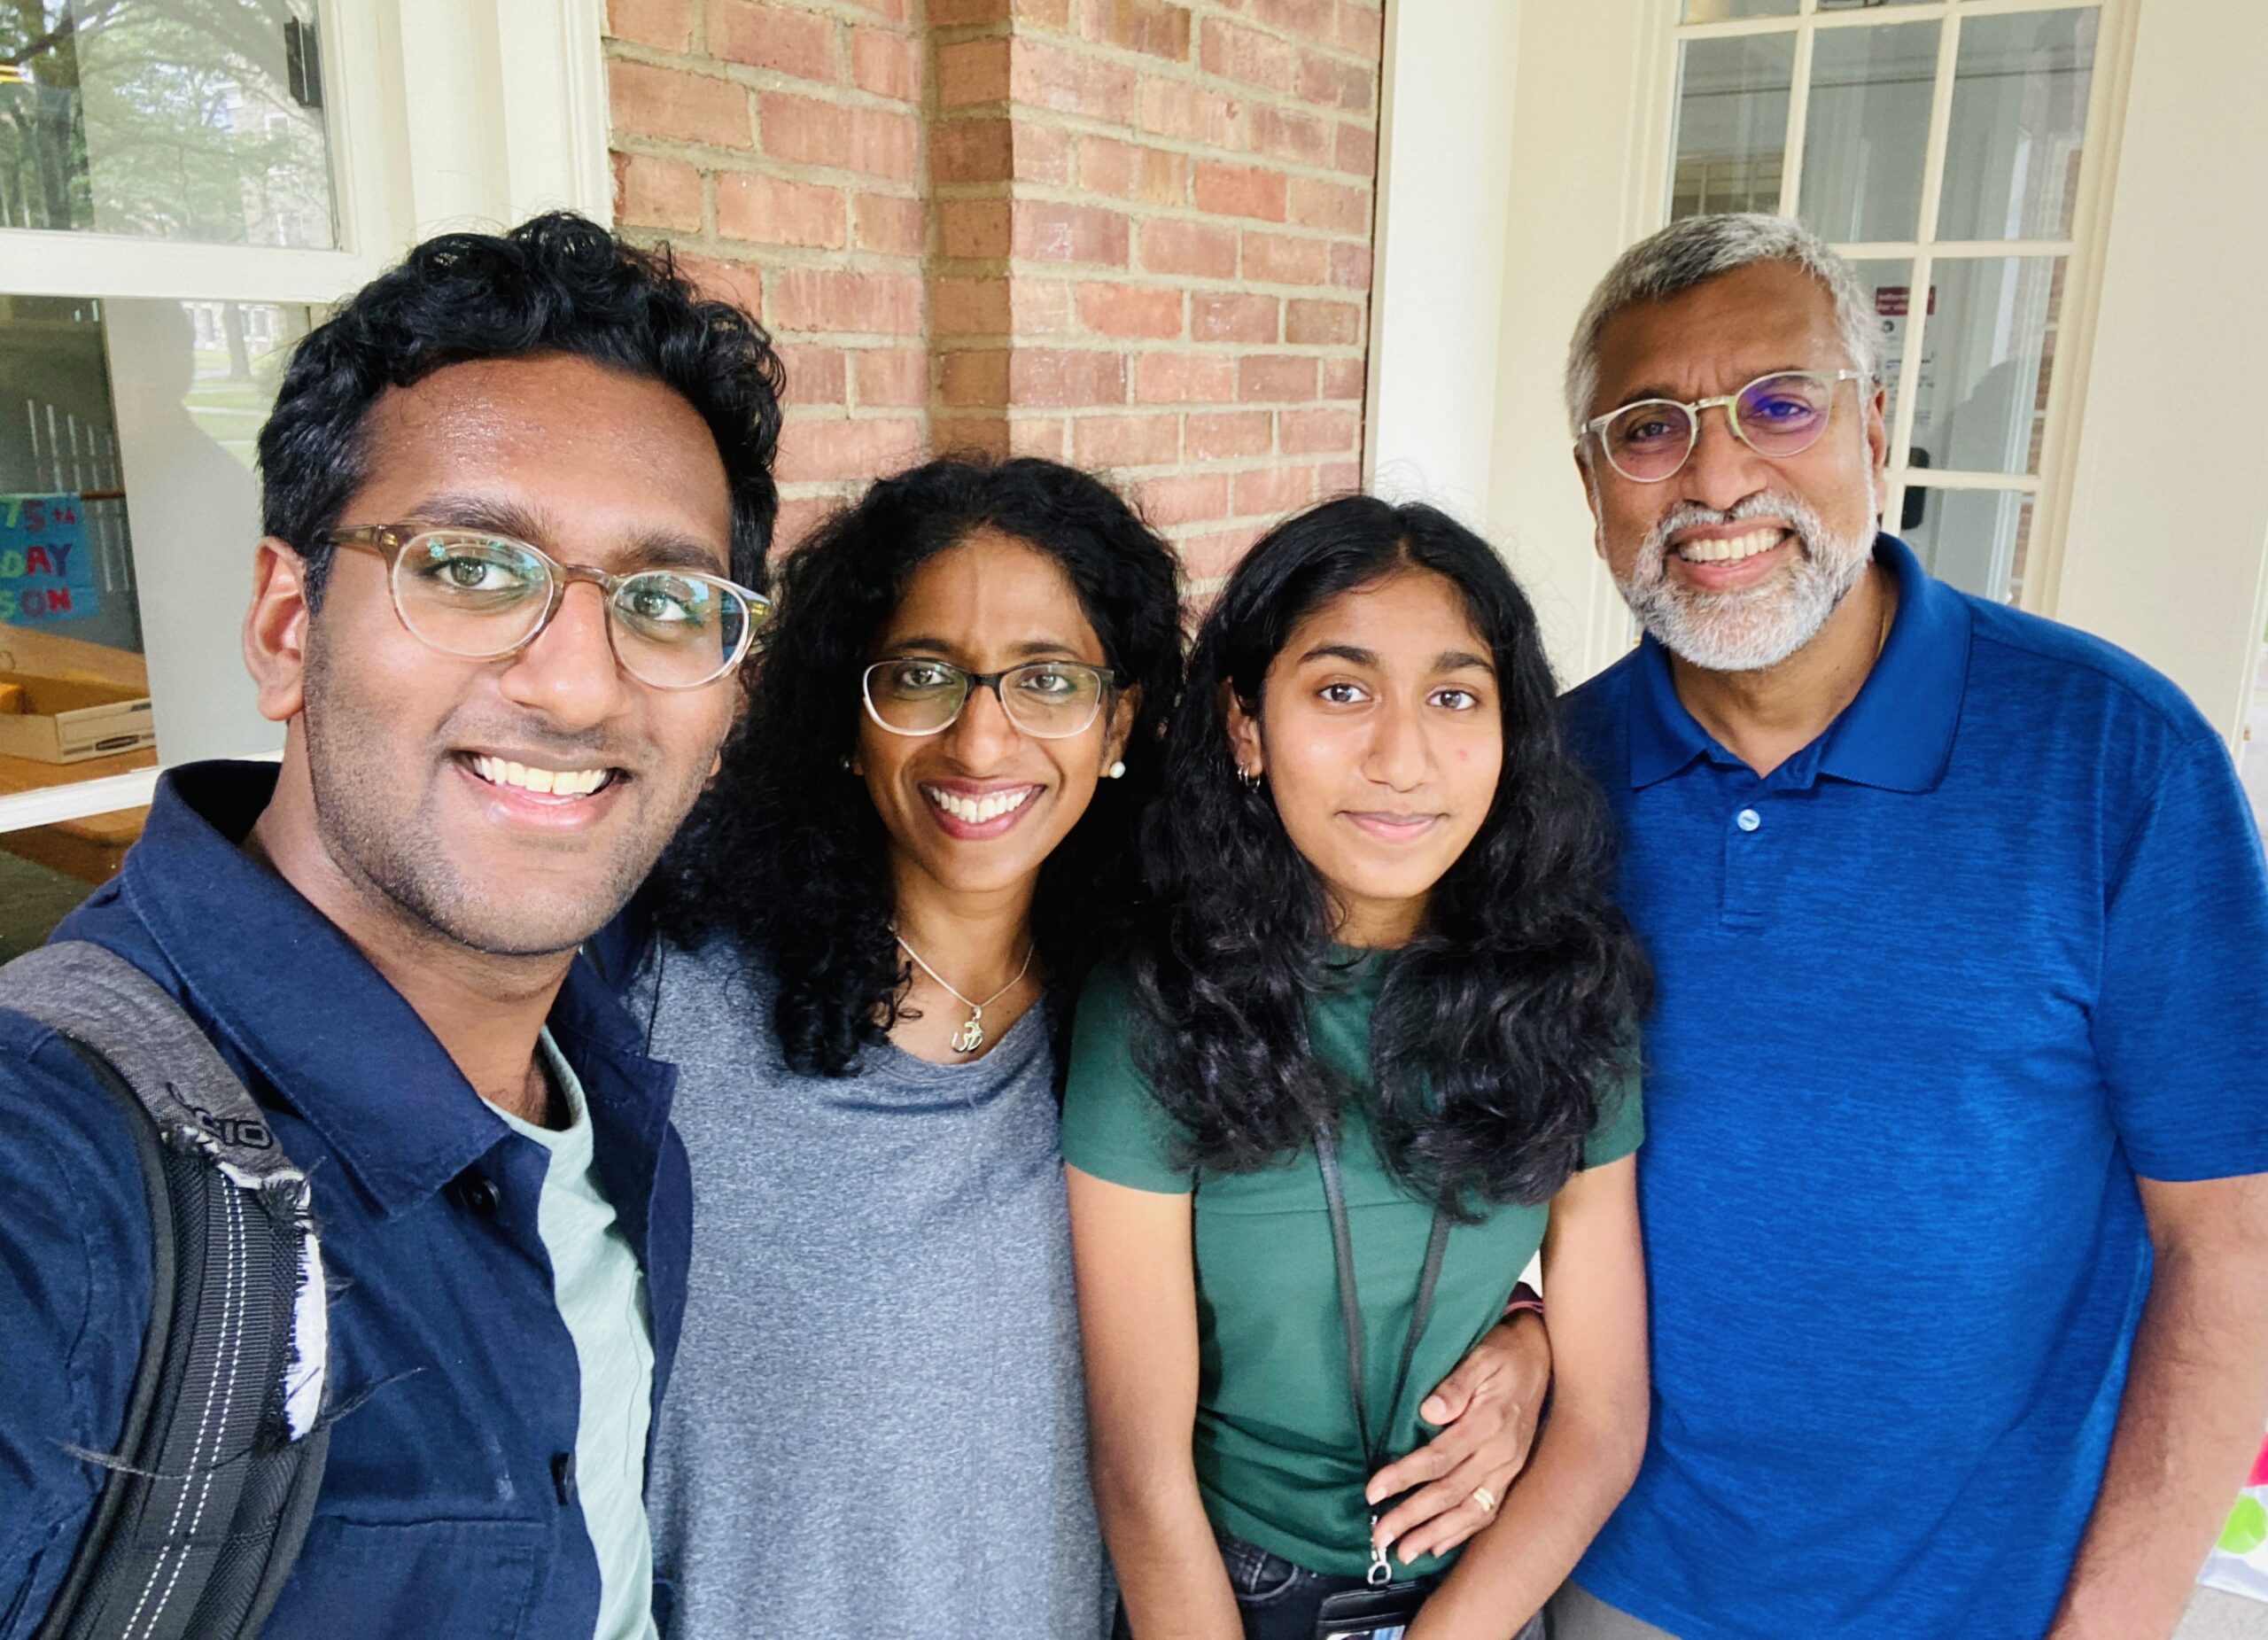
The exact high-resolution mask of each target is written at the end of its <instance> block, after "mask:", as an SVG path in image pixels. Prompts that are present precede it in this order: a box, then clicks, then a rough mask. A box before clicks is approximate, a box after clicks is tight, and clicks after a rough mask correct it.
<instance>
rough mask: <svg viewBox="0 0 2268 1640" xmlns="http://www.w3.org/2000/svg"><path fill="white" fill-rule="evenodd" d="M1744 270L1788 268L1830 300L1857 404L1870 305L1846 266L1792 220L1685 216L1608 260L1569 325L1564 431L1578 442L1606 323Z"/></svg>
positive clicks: (1871, 356) (1874, 371)
mask: <svg viewBox="0 0 2268 1640" xmlns="http://www.w3.org/2000/svg"><path fill="white" fill-rule="evenodd" d="M1751 262H1792V263H1794V264H1795V265H1796V266H1797V267H1798V268H1802V269H1803V270H1804V271H1805V272H1806V273H1807V274H1809V275H1810V276H1812V277H1813V278H1814V279H1816V280H1818V281H1819V282H1820V283H1821V284H1823V285H1825V286H1826V287H1827V292H1828V294H1829V296H1831V297H1833V298H1834V299H1835V330H1836V333H1837V336H1838V337H1839V338H1841V340H1842V343H1843V351H1844V352H1845V353H1846V354H1849V355H1850V358H1851V368H1852V369H1854V370H1857V371H1859V372H1860V373H1861V374H1862V375H1863V376H1864V377H1866V379H1865V380H1864V381H1862V382H1860V384H1859V391H1860V394H1861V395H1862V396H1863V395H1864V394H1865V393H1867V392H1868V390H1869V388H1870V387H1871V386H1872V385H1873V384H1874V382H1875V381H1876V378H1877V377H1879V376H1880V375H1881V373H1882V355H1881V352H1880V349H1879V347H1878V346H1877V344H1876V334H1875V317H1874V313H1873V311H1872V304H1871V303H1869V302H1868V299H1867V293H1866V291H1865V290H1864V289H1863V288H1862V287H1861V286H1860V284H1859V276H1858V274H1857V273H1856V272H1855V271H1854V270H1853V269H1852V267H1851V264H1850V263H1848V262H1846V261H1845V260H1843V259H1842V258H1841V257H1840V256H1837V254H1836V253H1834V252H1833V251H1831V250H1829V248H1828V245H1827V242H1826V241H1825V240H1824V239H1821V237H1819V236H1818V235H1817V234H1815V233H1814V232H1812V230H1811V229H1808V228H1806V227H1805V226H1804V225H1803V224H1802V223H1801V222H1797V221H1796V220H1795V219H1794V218H1793V217H1788V216H1774V215H1771V214H1767V213H1766V212H1762V211H1736V212H1728V213H1726V214H1721V215H1716V216H1689V217H1686V218H1685V219H1684V220H1683V221H1682V222H1672V223H1671V224H1670V225H1669V226H1668V227H1666V228H1665V229H1662V230H1661V231H1660V232H1659V233H1658V234H1655V235H1653V236H1651V237H1649V238H1645V239H1641V240H1640V241H1639V242H1638V243H1637V244H1635V245H1632V246H1631V247H1630V248H1629V249H1628V250H1627V251H1625V252H1623V253H1622V254H1621V255H1620V256H1619V257H1618V258H1616V259H1615V263H1614V266H1613V267H1612V268H1608V269H1607V271H1606V277H1605V278H1604V279H1602V280H1600V281H1599V284H1598V289H1596V291H1592V292H1591V299H1590V301H1589V303H1588V305H1587V306H1586V307H1584V309H1583V316H1582V317H1581V319H1579V320H1577V321H1576V322H1575V339H1574V341H1573V343H1572V344H1571V345H1570V346H1568V349H1567V384H1566V385H1567V425H1568V430H1569V431H1571V432H1573V434H1574V436H1575V438H1576V439H1577V440H1578V441H1580V440H1581V438H1582V436H1583V424H1584V423H1585V422H1587V421H1588V420H1589V419H1590V417H1591V413H1592V412H1591V408H1590V406H1591V399H1592V396H1593V395H1594V394H1596V393H1597V392H1598V338H1599V335H1600V333H1601V332H1602V331H1604V330H1605V329H1606V322H1607V321H1608V320H1610V319H1612V317H1614V315H1617V314H1619V313H1620V312H1621V311H1622V310H1623V309H1624V308H1626V307H1632V306H1634V305H1635V304H1636V303H1639V302H1653V301H1660V300H1662V299H1664V298H1666V297H1671V296H1675V295H1678V294H1679V293H1680V292H1682V291H1689V290H1691V289H1692V288H1693V287H1694V286H1695V285H1697V284H1707V283H1708V282H1709V281H1710V280H1712V279H1715V278H1719V277H1721V276H1723V275H1726V274H1728V273H1731V272H1732V271H1733V270H1734V269H1736V268H1745V267H1747V266H1749V264H1751Z"/></svg>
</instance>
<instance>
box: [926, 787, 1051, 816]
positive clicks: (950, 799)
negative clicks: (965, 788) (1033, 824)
mask: <svg viewBox="0 0 2268 1640" xmlns="http://www.w3.org/2000/svg"><path fill="white" fill-rule="evenodd" d="M1038 789H1039V788H1038V787H1037V786H1019V787H1017V788H1016V789H1014V790H1013V791H990V792H987V793H985V794H984V796H983V797H962V796H960V795H959V793H958V792H951V791H946V790H944V789H943V788H942V787H937V786H924V787H923V788H921V795H922V796H923V797H927V798H928V800H929V801H930V802H932V803H934V804H936V805H937V806H938V807H939V808H941V809H943V810H944V812H946V813H948V814H950V815H951V816H952V817H953V818H954V819H955V820H959V821H960V822H961V823H962V824H964V825H967V826H982V825H983V824H984V822H985V821H987V820H998V819H999V818H1000V817H1001V816H1002V815H1003V814H1009V813H1013V812H1015V811H1016V810H1018V809H1020V808H1021V807H1023V806H1024V804H1027V803H1029V802H1030V801H1031V797H1032V794H1033V793H1034V792H1036V791H1037V790H1038Z"/></svg>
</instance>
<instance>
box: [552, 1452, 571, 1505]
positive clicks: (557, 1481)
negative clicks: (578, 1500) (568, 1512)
mask: <svg viewBox="0 0 2268 1640" xmlns="http://www.w3.org/2000/svg"><path fill="white" fill-rule="evenodd" d="M551 1489H552V1490H553V1491H554V1492H556V1493H557V1494H558V1495H559V1504H560V1506H561V1507H562V1508H564V1507H566V1506H567V1505H568V1504H571V1503H573V1502H574V1501H575V1455H574V1454H573V1453H572V1452H562V1453H560V1454H559V1455H558V1456H557V1457H554V1458H553V1459H552V1460H551Z"/></svg>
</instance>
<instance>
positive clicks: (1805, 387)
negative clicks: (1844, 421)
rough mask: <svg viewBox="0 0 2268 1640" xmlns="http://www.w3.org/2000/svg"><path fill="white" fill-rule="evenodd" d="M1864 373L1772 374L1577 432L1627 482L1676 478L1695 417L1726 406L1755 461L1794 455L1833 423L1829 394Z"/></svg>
mask: <svg viewBox="0 0 2268 1640" xmlns="http://www.w3.org/2000/svg"><path fill="white" fill-rule="evenodd" d="M1866 379H1867V378H1866V373H1865V372H1864V371H1862V370H1775V371H1773V372H1772V373H1771V374H1770V375H1768V376H1759V377H1757V378H1756V379H1755V380H1754V381H1752V382H1751V383H1749V385H1747V386H1745V387H1744V388H1742V389H1741V390H1740V391H1739V392H1738V393H1720V394H1719V395H1717V396H1716V397H1715V398H1713V399H1696V400H1693V401H1692V402H1691V403H1690V404H1681V403H1680V402H1679V401H1678V400H1674V399H1641V400H1638V401H1637V402H1636V403H1635V404H1626V405H1624V406H1622V407H1621V408H1619V409H1613V410H1609V411H1608V412H1607V413H1606V414H1605V415H1604V416H1593V417H1592V418H1591V419H1590V420H1589V421H1588V422H1586V423H1585V424H1583V431H1585V432H1586V433H1588V434H1589V435H1590V436H1591V437H1592V438H1593V439H1596V440H1597V441H1598V447H1599V448H1600V450H1601V451H1603V452H1604V454H1605V456H1606V459H1607V462H1608V464H1609V465H1611V466H1612V468H1613V469H1614V470H1615V471H1617V472H1619V473H1620V474H1621V475H1622V476H1623V477H1624V478H1627V479H1629V480H1630V481H1631V482H1632V483H1633V484H1659V483H1661V482H1662V481H1663V480H1664V479H1666V478H1675V477H1676V476H1677V474H1678V472H1679V471H1680V470H1682V468H1683V467H1684V465H1685V463H1686V462H1687V461H1688V460H1689V459H1690V458H1691V456H1692V455H1693V447H1694V446H1695V445H1697V444H1698V443H1699V442H1700V440H1701V413H1702V412H1703V411H1704V410H1709V409H1713V408H1716V407H1717V406H1719V405H1722V406H1724V409H1725V421H1726V423H1727V424H1728V425H1729V426H1730V427H1731V428H1732V430H1733V436H1734V437H1735V438H1736V439H1739V440H1740V441H1741V442H1742V443H1743V444H1744V445H1746V446H1748V447H1749V448H1750V449H1751V450H1754V451H1755V452H1756V453H1757V454H1758V455H1764V456H1770V457H1773V458H1775V459H1779V458H1783V457H1785V456H1790V455H1801V454H1802V453H1803V452H1804V451H1806V450H1808V449H1809V448H1811V447H1812V446H1813V445H1814V444H1817V443H1818V442H1819V437H1820V435H1821V433H1823V432H1825V431H1827V424H1828V423H1829V421H1830V420H1831V419H1833V416H1834V410H1835V389H1836V387H1837V385H1840V384H1841V383H1844V382H1863V381H1864V380H1866Z"/></svg>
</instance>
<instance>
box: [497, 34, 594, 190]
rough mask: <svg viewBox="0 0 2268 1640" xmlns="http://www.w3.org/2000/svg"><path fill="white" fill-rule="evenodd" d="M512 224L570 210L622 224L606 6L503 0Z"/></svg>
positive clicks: (502, 73)
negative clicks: (613, 159)
mask: <svg viewBox="0 0 2268 1640" xmlns="http://www.w3.org/2000/svg"><path fill="white" fill-rule="evenodd" d="M495 4H496V30H497V46H498V51H497V58H498V64H497V66H498V74H499V77H500V79H501V97H499V99H498V101H499V105H500V106H501V108H502V109H503V110H504V111H505V120H504V158H505V164H506V169H507V173H508V182H507V184H506V193H507V198H508V200H509V211H510V216H511V220H512V221H514V222H520V221H523V220H524V219H525V218H527V217H529V216H532V215H533V214H535V213H536V212H538V211H543V210H550V209H553V208H557V207H563V208H565V209H568V210H573V211H580V212H581V213H582V214H584V215H586V216H588V217H591V218H593V219H594V220H595V221H597V222H607V223H611V222H613V220H614V179H613V173H612V171H611V169H610V166H609V164H608V161H607V136H608V125H609V116H608V107H607V100H606V51H605V48H604V46H603V44H602V40H603V38H604V36H605V34H606V12H605V5H604V0H495Z"/></svg>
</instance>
